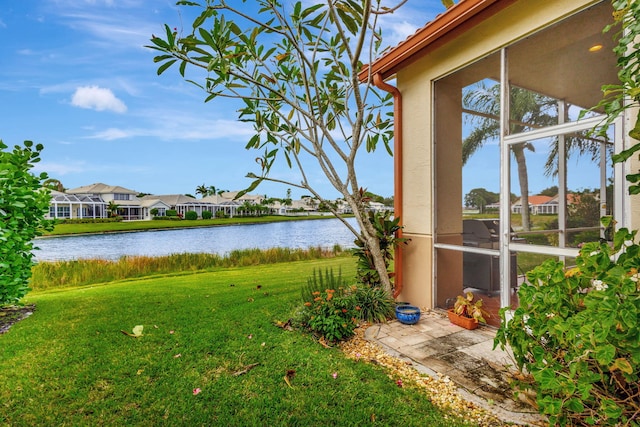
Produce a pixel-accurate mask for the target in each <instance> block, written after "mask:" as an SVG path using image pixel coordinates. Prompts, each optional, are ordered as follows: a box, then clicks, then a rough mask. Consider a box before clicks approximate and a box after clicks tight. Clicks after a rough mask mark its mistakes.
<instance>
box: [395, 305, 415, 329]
mask: <svg viewBox="0 0 640 427" xmlns="http://www.w3.org/2000/svg"><path fill="white" fill-rule="evenodd" d="M396 318H397V319H398V320H399V321H400V323H404V324H405V325H413V324H415V323H418V320H420V309H419V308H418V307H416V306H415V305H410V304H403V305H398V306H396Z"/></svg>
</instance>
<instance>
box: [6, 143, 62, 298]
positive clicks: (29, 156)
mask: <svg viewBox="0 0 640 427" xmlns="http://www.w3.org/2000/svg"><path fill="white" fill-rule="evenodd" d="M6 148H8V146H7V145H5V144H4V143H3V142H2V141H0V242H1V244H0V306H2V305H5V304H13V303H16V302H18V301H20V299H21V298H22V297H23V296H25V295H26V293H27V291H28V290H29V286H28V284H29V279H30V278H31V267H32V266H33V264H34V263H33V253H32V250H33V248H34V245H33V239H34V237H36V236H39V235H41V234H42V233H43V232H44V231H45V230H51V229H53V222H51V221H48V220H46V219H45V215H46V214H47V212H48V211H49V200H50V199H51V197H50V195H49V192H48V191H47V190H43V189H42V181H44V180H46V179H47V174H46V173H42V174H40V175H38V176H36V175H33V174H32V173H31V172H30V169H31V168H33V164H34V163H37V162H39V161H40V152H41V151H42V148H43V147H42V145H41V144H37V145H36V146H35V147H34V145H33V142H31V141H25V142H24V147H20V146H18V145H16V146H15V147H14V148H13V151H5V149H6Z"/></svg>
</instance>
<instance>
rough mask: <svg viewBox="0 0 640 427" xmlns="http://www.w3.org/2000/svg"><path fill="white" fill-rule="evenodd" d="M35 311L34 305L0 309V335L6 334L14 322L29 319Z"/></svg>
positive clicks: (11, 306)
mask: <svg viewBox="0 0 640 427" xmlns="http://www.w3.org/2000/svg"><path fill="white" fill-rule="evenodd" d="M35 309H36V306H35V305H34V304H31V305H21V306H17V305H10V306H7V307H0V334H4V333H5V332H7V331H8V330H9V328H10V327H11V326H12V325H14V324H15V323H16V322H19V321H21V320H22V319H24V318H26V317H29V316H30V315H31V314H32V313H33V312H34V310H35Z"/></svg>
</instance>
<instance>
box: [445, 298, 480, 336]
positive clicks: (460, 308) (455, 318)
mask: <svg viewBox="0 0 640 427" xmlns="http://www.w3.org/2000/svg"><path fill="white" fill-rule="evenodd" d="M474 299H475V297H474V296H473V293H471V292H467V294H466V295H458V297H457V298H456V302H455V304H454V305H453V308H451V309H449V310H448V311H447V314H448V315H449V321H451V323H453V324H454V325H458V326H461V327H463V328H465V329H475V328H477V327H478V322H483V323H486V320H485V316H486V317H491V315H490V314H489V312H487V311H486V310H485V309H484V308H482V300H481V299H479V300H475V301H474Z"/></svg>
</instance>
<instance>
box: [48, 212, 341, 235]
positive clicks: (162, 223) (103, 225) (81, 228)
mask: <svg viewBox="0 0 640 427" xmlns="http://www.w3.org/2000/svg"><path fill="white" fill-rule="evenodd" d="M328 218H334V217H333V216H321V215H313V216H281V215H267V216H261V217H234V218H212V219H197V220H193V221H190V220H180V221H179V220H176V221H171V220H151V221H122V222H99V223H72V224H57V225H56V226H55V228H54V229H53V231H51V232H47V233H45V234H44V235H45V236H59V235H66V234H85V233H107V232H117V231H143V230H155V229H162V228H186V227H213V226H216V225H236V224H254V223H260V222H275V221H299V220H303V219H328Z"/></svg>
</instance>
